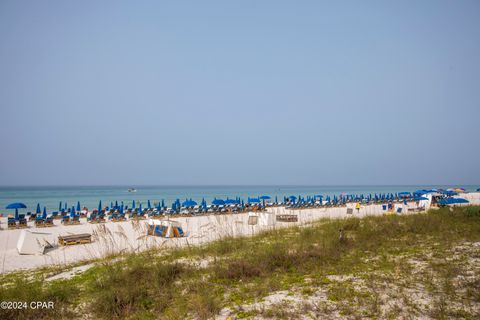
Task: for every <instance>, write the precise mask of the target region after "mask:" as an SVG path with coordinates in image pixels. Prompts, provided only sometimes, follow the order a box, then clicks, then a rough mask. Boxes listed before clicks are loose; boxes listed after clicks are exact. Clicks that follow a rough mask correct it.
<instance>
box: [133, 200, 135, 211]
mask: <svg viewBox="0 0 480 320" xmlns="http://www.w3.org/2000/svg"><path fill="white" fill-rule="evenodd" d="M132 209H135V200H133V201H132Z"/></svg>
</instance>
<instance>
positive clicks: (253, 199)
mask: <svg viewBox="0 0 480 320" xmlns="http://www.w3.org/2000/svg"><path fill="white" fill-rule="evenodd" d="M248 203H260V199H258V198H250V197H248Z"/></svg>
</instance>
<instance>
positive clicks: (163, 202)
mask: <svg viewBox="0 0 480 320" xmlns="http://www.w3.org/2000/svg"><path fill="white" fill-rule="evenodd" d="M162 208H165V201H164V200H163V199H162Z"/></svg>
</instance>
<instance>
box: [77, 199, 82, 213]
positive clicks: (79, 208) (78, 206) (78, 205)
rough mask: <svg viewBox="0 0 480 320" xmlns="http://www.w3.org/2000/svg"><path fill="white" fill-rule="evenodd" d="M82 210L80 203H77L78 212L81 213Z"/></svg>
mask: <svg viewBox="0 0 480 320" xmlns="http://www.w3.org/2000/svg"><path fill="white" fill-rule="evenodd" d="M80 210H82V208H81V207H80V201H77V211H80Z"/></svg>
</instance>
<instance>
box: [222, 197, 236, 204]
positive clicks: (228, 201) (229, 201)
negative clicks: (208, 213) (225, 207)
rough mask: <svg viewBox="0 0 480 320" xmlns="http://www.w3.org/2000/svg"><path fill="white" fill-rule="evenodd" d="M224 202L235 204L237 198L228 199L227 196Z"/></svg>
mask: <svg viewBox="0 0 480 320" xmlns="http://www.w3.org/2000/svg"><path fill="white" fill-rule="evenodd" d="M224 202H225V204H236V203H238V201H237V200H234V199H228V198H227V200H225V201H224Z"/></svg>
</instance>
